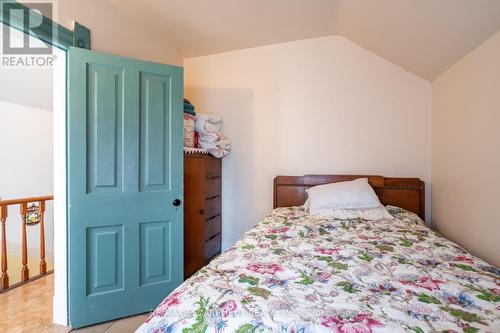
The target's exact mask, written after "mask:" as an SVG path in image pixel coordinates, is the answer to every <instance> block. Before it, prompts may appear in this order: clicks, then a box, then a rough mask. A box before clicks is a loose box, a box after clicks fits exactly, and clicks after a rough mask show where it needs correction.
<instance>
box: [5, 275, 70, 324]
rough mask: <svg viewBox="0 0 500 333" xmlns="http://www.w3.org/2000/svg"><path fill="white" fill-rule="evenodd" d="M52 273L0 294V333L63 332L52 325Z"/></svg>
mask: <svg viewBox="0 0 500 333" xmlns="http://www.w3.org/2000/svg"><path fill="white" fill-rule="evenodd" d="M53 294H54V274H49V275H47V276H45V277H43V278H40V279H38V280H35V281H33V282H30V283H27V284H25V285H23V286H20V287H17V288H14V289H12V290H9V291H6V292H4V293H2V294H0V313H1V314H2V316H1V319H0V332H8V333H25V332H40V333H66V332H68V331H69V329H68V328H67V327H63V326H59V325H54V324H52V296H53Z"/></svg>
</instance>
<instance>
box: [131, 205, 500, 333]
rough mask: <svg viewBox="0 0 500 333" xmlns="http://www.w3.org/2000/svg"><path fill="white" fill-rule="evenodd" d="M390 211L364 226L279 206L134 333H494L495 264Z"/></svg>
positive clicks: (499, 318) (498, 315)
mask: <svg viewBox="0 0 500 333" xmlns="http://www.w3.org/2000/svg"><path fill="white" fill-rule="evenodd" d="M388 209H389V212H390V213H391V214H392V215H393V216H394V217H395V219H392V220H380V221H371V222H368V221H363V220H344V221H340V220H328V219H319V218H313V217H311V216H309V215H307V214H306V213H305V212H304V210H303V209H302V207H290V208H279V209H276V210H274V211H273V212H272V214H271V215H269V216H268V217H267V218H265V219H264V220H263V221H262V222H261V223H260V224H259V225H257V226H256V227H255V228H253V229H251V230H250V231H248V232H246V233H245V235H244V236H243V237H242V238H241V239H240V240H239V241H238V242H237V243H236V244H235V245H234V246H233V247H231V248H230V249H228V250H227V251H226V252H224V253H223V254H222V255H221V256H219V257H218V258H216V259H215V260H213V261H212V262H211V263H210V264H209V265H208V266H206V267H205V268H203V269H201V270H200V271H199V272H197V273H196V274H195V275H194V276H192V277H191V278H190V279H188V280H187V281H185V282H184V283H183V284H182V285H180V286H179V287H178V288H177V289H176V290H175V291H174V292H173V293H171V294H170V295H169V296H168V297H167V298H166V299H165V300H164V301H163V302H162V303H161V304H160V305H159V306H158V307H157V308H156V310H155V311H154V312H153V313H152V314H151V316H150V317H149V318H148V320H147V322H146V323H144V324H143V325H142V326H141V327H140V328H139V329H138V332H155V333H159V332H183V333H188V332H239V333H244V332H281V333H284V332H297V333H300V332H302V333H305V332H342V333H356V332H357V333H368V332H478V331H482V332H500V286H499V278H500V270H499V269H497V268H495V267H492V266H490V265H488V264H487V263H485V262H484V261H482V260H480V259H478V258H476V257H474V256H472V255H471V254H469V253H468V252H466V251H465V250H464V249H462V248H460V247H459V246H457V245H456V244H454V243H452V242H450V241H448V240H446V239H444V238H442V237H440V236H439V235H438V234H436V233H435V232H433V231H431V230H430V229H429V228H427V227H426V226H425V225H424V224H423V222H422V221H421V220H420V219H419V218H418V217H417V216H416V215H414V214H412V213H410V212H408V211H405V210H402V209H400V208H396V207H388Z"/></svg>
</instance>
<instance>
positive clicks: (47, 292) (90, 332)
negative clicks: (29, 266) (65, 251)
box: [0, 274, 147, 333]
mask: <svg viewBox="0 0 500 333" xmlns="http://www.w3.org/2000/svg"><path fill="white" fill-rule="evenodd" d="M53 295H54V274H49V275H47V276H45V277H42V278H40V279H38V280H35V281H33V282H30V283H27V284H25V285H23V286H20V287H17V288H14V289H12V290H9V291H7V292H4V293H2V294H0V332H2V333H3V332H5V333H66V332H69V331H70V329H69V328H67V327H64V326H59V325H55V324H52V296H53ZM146 318H147V314H143V315H138V316H134V317H129V318H124V319H120V320H115V321H110V322H107V323H103V324H99V325H94V326H89V327H86V328H82V329H78V330H72V331H71V332H77V333H130V332H134V331H135V329H136V328H137V327H139V326H140V325H141V324H142V323H143V322H144V321H145V320H146Z"/></svg>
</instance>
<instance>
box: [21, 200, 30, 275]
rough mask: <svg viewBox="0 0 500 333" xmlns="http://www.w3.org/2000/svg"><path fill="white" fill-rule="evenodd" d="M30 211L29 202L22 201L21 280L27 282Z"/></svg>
mask: <svg viewBox="0 0 500 333" xmlns="http://www.w3.org/2000/svg"><path fill="white" fill-rule="evenodd" d="M27 211H28V203H27V202H23V203H21V217H22V220H23V221H22V261H23V267H22V268H21V282H26V281H28V280H29V278H30V271H29V268H28V243H27V241H26V213H27Z"/></svg>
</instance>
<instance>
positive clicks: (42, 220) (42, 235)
mask: <svg viewBox="0 0 500 333" xmlns="http://www.w3.org/2000/svg"><path fill="white" fill-rule="evenodd" d="M45 273H47V263H46V262H45V201H40V274H45Z"/></svg>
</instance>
